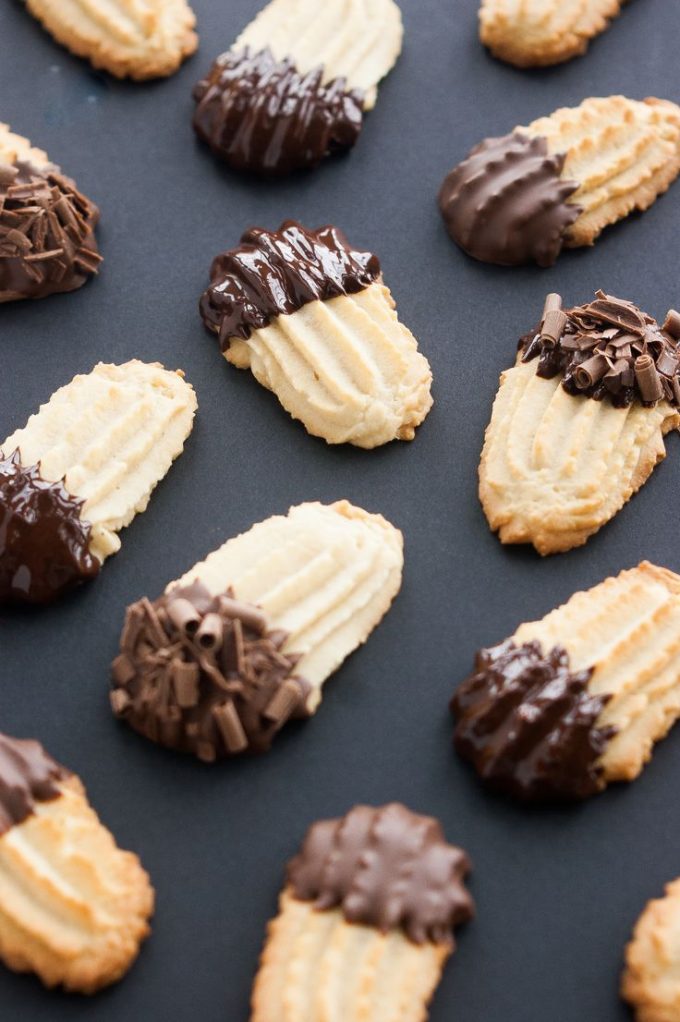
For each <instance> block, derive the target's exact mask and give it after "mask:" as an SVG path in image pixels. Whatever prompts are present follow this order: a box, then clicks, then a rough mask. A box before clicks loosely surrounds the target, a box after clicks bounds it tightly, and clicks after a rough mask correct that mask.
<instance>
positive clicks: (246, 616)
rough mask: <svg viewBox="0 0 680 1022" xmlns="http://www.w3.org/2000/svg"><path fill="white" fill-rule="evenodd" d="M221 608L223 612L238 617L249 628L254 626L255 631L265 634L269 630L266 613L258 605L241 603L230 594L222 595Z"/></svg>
mask: <svg viewBox="0 0 680 1022" xmlns="http://www.w3.org/2000/svg"><path fill="white" fill-rule="evenodd" d="M219 608H220V612H221V613H222V614H226V615H228V616H229V617H233V618H238V620H239V621H242V622H243V624H244V625H245V626H246V627H247V628H252V629H253V631H255V632H259V634H260V635H264V633H265V632H266V631H267V618H266V615H265V614H264V613H262V611H260V610H258V608H257V607H251V606H249V605H248V604H246V603H241V602H240V601H239V600H234V599H232V598H231V597H230V596H220V601H219Z"/></svg>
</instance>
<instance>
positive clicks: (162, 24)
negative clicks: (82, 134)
mask: <svg viewBox="0 0 680 1022" xmlns="http://www.w3.org/2000/svg"><path fill="white" fill-rule="evenodd" d="M26 4H27V7H28V9H29V11H30V12H31V14H33V15H34V16H35V17H36V18H37V19H38V20H39V21H40V22H42V24H43V25H44V27H45V28H46V29H47V31H48V32H49V33H50V34H51V35H53V36H54V38H55V39H56V40H57V41H58V42H60V43H61V44H62V45H63V46H65V47H66V48H67V49H69V50H70V51H71V52H72V53H75V54H76V55H77V56H79V57H86V58H87V59H88V60H89V61H90V63H91V64H92V65H93V66H94V67H97V68H103V69H104V70H105V71H109V72H110V73H111V74H113V75H116V77H118V78H126V77H130V78H135V79H138V80H141V79H145V78H161V77H164V76H166V75H170V74H173V72H174V71H176V70H177V68H178V67H179V66H180V64H181V63H182V61H183V60H184V59H185V58H186V57H188V56H190V55H191V54H192V53H193V52H194V50H195V49H196V47H197V45H198V38H197V36H196V33H195V32H194V31H193V29H194V25H195V24H196V18H195V16H194V14H193V11H192V10H191V8H190V7H189V5H188V4H187V2H186V0H26Z"/></svg>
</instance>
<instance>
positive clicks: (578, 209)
mask: <svg viewBox="0 0 680 1022" xmlns="http://www.w3.org/2000/svg"><path fill="white" fill-rule="evenodd" d="M679 172H680V107H678V106H676V105H675V103H669V102H667V101H666V100H662V99H646V100H644V101H643V102H638V101H636V100H632V99H626V98H625V97H624V96H609V97H607V98H605V99H586V100H585V101H584V102H583V103H582V104H581V105H580V106H578V107H575V108H573V109H570V108H564V109H561V110H557V111H555V113H554V114H551V115H550V116H549V117H541V118H539V119H538V120H536V121H533V122H532V123H531V124H530V125H528V127H524V128H516V129H515V130H514V131H513V132H512V134H510V135H506V136H504V137H503V138H487V139H486V140H485V141H484V142H482V143H481V144H480V145H478V146H476V147H475V148H474V149H473V150H472V151H471V152H470V153H469V154H468V156H467V157H466V158H465V160H463V162H462V163H460V164H458V166H457V167H455V168H454V169H453V170H452V171H451V172H450V173H449V174H447V176H446V178H445V179H444V182H443V184H442V187H441V189H440V192H439V208H440V210H441V214H442V216H443V218H444V222H445V224H446V227H447V230H448V232H449V234H450V235H451V237H452V238H453V240H454V241H455V242H456V243H457V244H458V245H460V247H461V248H462V249H463V250H464V251H465V252H467V254H468V255H471V256H473V257H474V258H475V259H480V260H481V261H482V262H487V263H497V264H498V265H500V266H517V265H520V264H521V263H530V262H536V263H538V265H539V266H552V264H553V263H554V262H555V260H556V259H557V257H558V255H559V254H560V252H561V250H562V247H563V246H566V247H567V248H576V247H579V246H581V245H592V244H593V243H594V241H595V240H596V238H597V237H598V236H599V235H600V233H601V232H602V230H603V229H604V228H605V227H607V226H608V225H609V224H614V223H616V222H617V221H618V220H621V219H623V217H626V216H628V214H629V213H632V212H633V211H634V210H645V209H647V208H648V207H649V206H651V205H652V203H653V202H654V201H655V199H657V198H658V197H659V195H661V194H663V192H665V191H666V190H667V189H668V187H669V186H670V185H671V183H672V182H673V181H674V180H675V178H676V177H677V176H678V173H679Z"/></svg>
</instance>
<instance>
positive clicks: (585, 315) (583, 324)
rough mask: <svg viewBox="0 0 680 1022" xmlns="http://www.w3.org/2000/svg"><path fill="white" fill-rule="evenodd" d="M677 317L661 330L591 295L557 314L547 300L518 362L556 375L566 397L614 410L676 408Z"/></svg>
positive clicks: (628, 305)
mask: <svg viewBox="0 0 680 1022" xmlns="http://www.w3.org/2000/svg"><path fill="white" fill-rule="evenodd" d="M679 341H680V315H678V313H677V312H675V310H673V309H671V311H670V312H669V313H668V316H667V317H666V319H665V321H664V325H663V327H660V326H659V324H658V323H657V322H656V320H655V319H653V318H652V317H651V316H648V315H647V313H646V312H642V311H641V310H640V309H638V307H637V306H636V305H633V303H632V302H627V301H624V300H623V299H622V298H614V297H613V296H612V295H608V294H605V292H604V291H597V292H596V295H595V299H594V301H592V302H589V303H587V304H586V305H579V306H576V307H575V308H573V309H569V310H568V311H566V312H565V311H562V299H561V298H560V296H559V295H554V294H553V295H548V298H547V299H546V304H545V308H544V312H543V319H542V321H541V323H540V324H539V327H538V330H537V331H534V332H532V333H530V334H527V335H526V337H523V338H522V339H521V341H520V350H521V352H522V361H523V362H531V361H532V360H533V359H538V367H537V369H536V373H537V375H538V376H541V377H544V378H545V379H548V380H550V379H553V378H554V377H555V376H562V378H563V379H562V386H563V387H564V389H565V390H566V391H567V393H568V394H573V395H575V396H578V395H581V396H583V397H591V398H594V399H595V400H596V401H602V400H604V399H605V398H606V399H607V400H608V401H611V403H612V404H613V405H614V406H615V407H616V408H625V407H628V406H629V405H631V404H632V403H633V402H634V401H638V402H640V403H641V404H643V405H646V406H648V407H652V406H654V405H655V404H656V403H657V402H658V401H663V400H666V401H668V402H670V404H672V405H673V406H674V407H675V408H680V344H679Z"/></svg>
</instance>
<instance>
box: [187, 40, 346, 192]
mask: <svg viewBox="0 0 680 1022" xmlns="http://www.w3.org/2000/svg"><path fill="white" fill-rule="evenodd" d="M194 99H195V100H196V103H197V104H198V105H197V107H196V112H195V114H194V121H193V123H194V129H195V131H196V134H197V135H198V136H199V137H200V138H201V139H202V140H203V141H204V142H206V143H207V144H208V145H209V146H210V148H211V149H212V151H213V152H214V153H216V155H217V156H219V157H220V158H221V159H223V160H224V161H225V162H226V163H228V164H229V165H230V166H231V167H234V168H235V169H236V170H242V171H249V172H252V173H256V174H261V175H263V176H268V177H274V176H281V175H284V174H289V173H291V172H292V171H296V170H304V169H308V168H311V167H315V166H316V165H317V164H319V163H320V162H321V160H323V159H324V157H326V156H330V155H334V154H337V153H341V152H346V151H347V150H349V149H351V148H352V147H353V146H354V144H355V143H356V141H357V139H358V137H359V134H360V132H361V127H362V123H363V95H362V93H361V92H360V91H358V90H348V89H347V88H346V80H345V79H344V78H336V79H334V80H333V81H332V82H329V83H328V84H324V83H323V68H321V67H319V68H317V69H315V70H314V71H310V72H309V73H307V74H301V73H300V72H299V71H298V70H297V69H296V67H295V64H294V63H293V62H292V61H291V60H289V59H286V60H282V61H277V60H276V59H275V58H274V55H273V54H272V52H271V50H269V49H264V50H262V51H260V52H259V53H253V52H252V51H251V50H249V49H245V50H239V51H232V50H230V51H228V52H227V53H223V54H222V56H221V57H218V58H217V60H216V61H215V63H214V64H213V66H212V68H211V70H210V72H209V73H208V76H207V77H206V78H204V79H202V80H201V81H200V82H198V84H197V85H196V87H195V88H194Z"/></svg>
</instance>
